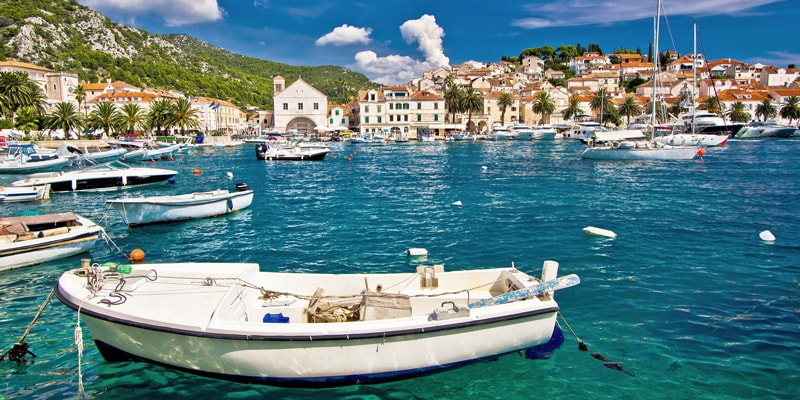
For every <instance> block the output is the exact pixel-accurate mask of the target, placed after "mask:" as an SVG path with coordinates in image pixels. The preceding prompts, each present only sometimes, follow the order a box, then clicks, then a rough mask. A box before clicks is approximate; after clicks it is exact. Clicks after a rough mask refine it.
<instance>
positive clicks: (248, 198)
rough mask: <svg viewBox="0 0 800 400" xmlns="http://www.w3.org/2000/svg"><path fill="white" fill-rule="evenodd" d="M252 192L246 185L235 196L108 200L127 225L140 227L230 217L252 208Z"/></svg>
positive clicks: (204, 194) (215, 193)
mask: <svg viewBox="0 0 800 400" xmlns="http://www.w3.org/2000/svg"><path fill="white" fill-rule="evenodd" d="M252 202H253V191H252V190H250V189H249V187H248V186H247V184H246V183H240V184H237V191H236V192H229V191H227V190H221V189H217V190H212V191H209V192H195V193H188V194H178V195H172V196H152V197H131V198H123V199H115V200H106V204H107V205H109V206H111V207H113V208H114V209H115V210H117V212H118V213H119V215H120V216H121V217H122V219H123V220H124V221H125V224H127V225H128V226H131V227H133V226H141V225H148V224H156V223H163V222H175V221H185V220H190V219H195V218H206V217H214V216H218V215H224V214H229V213H232V212H236V211H239V210H241V209H244V208H247V207H250V203H252Z"/></svg>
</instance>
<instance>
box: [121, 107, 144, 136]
mask: <svg viewBox="0 0 800 400" xmlns="http://www.w3.org/2000/svg"><path fill="white" fill-rule="evenodd" d="M121 115H122V123H123V125H124V127H125V131H126V133H128V134H133V133H134V132H136V129H139V128H141V127H142V124H143V123H144V122H145V115H144V110H142V107H139V105H138V104H134V103H128V104H125V105H124V106H122V110H121Z"/></svg>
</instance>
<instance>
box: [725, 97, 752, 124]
mask: <svg viewBox="0 0 800 400" xmlns="http://www.w3.org/2000/svg"><path fill="white" fill-rule="evenodd" d="M726 114H727V115H728V118H729V119H730V120H731V121H733V122H747V121H750V118H751V117H750V113H749V112H747V107H745V105H744V103H742V102H741V101H737V102H735V103H733V104H732V105H731V109H730V110H728V111H727V112H726Z"/></svg>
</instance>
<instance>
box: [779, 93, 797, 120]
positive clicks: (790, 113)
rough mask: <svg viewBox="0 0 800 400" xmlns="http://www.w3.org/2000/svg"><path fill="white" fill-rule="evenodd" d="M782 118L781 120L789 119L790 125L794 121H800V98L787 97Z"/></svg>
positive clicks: (781, 112) (781, 114) (782, 108)
mask: <svg viewBox="0 0 800 400" xmlns="http://www.w3.org/2000/svg"><path fill="white" fill-rule="evenodd" d="M780 116H781V118H786V119H788V120H789V125H791V124H792V121H794V120H796V119H800V97H798V96H789V97H787V98H786V103H784V104H783V105H782V106H781V111H780Z"/></svg>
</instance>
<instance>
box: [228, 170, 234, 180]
mask: <svg viewBox="0 0 800 400" xmlns="http://www.w3.org/2000/svg"><path fill="white" fill-rule="evenodd" d="M227 175H228V178H231V179H233V172H230V171H228V173H227Z"/></svg>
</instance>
